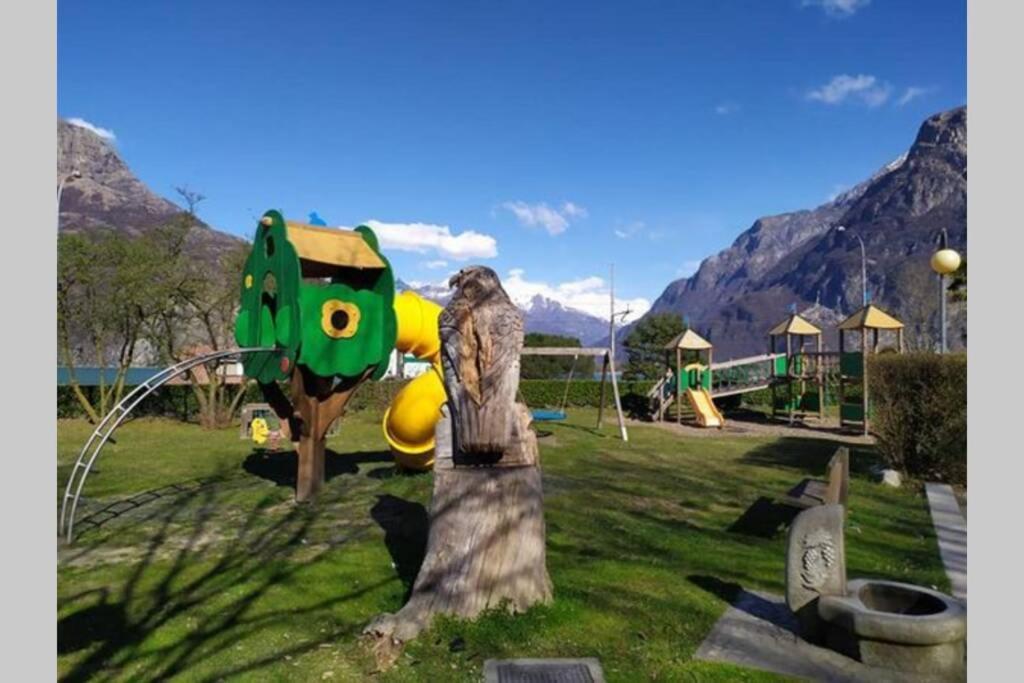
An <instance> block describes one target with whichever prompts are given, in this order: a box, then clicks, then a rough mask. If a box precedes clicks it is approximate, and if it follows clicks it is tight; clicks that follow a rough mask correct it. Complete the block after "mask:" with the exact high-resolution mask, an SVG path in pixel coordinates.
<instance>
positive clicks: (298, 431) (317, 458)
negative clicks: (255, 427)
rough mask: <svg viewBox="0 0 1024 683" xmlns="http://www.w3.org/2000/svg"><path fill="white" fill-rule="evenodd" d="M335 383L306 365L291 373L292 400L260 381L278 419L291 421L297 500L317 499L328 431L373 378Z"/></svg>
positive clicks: (289, 425)
mask: <svg viewBox="0 0 1024 683" xmlns="http://www.w3.org/2000/svg"><path fill="white" fill-rule="evenodd" d="M371 371H372V368H371V370H368V371H367V372H366V374H364V375H363V376H362V377H359V378H356V379H355V380H352V381H349V382H342V383H340V384H338V385H333V384H332V382H333V380H332V379H330V378H324V377H318V376H316V375H314V374H312V373H310V372H308V371H307V370H305V369H304V368H303V367H302V366H296V368H295V370H293V371H292V375H291V388H292V398H291V400H290V401H289V400H288V397H287V396H285V395H284V392H283V391H281V388H280V387H279V386H278V385H277V383H275V382H272V383H268V384H260V389H261V391H262V392H263V396H264V398H265V399H266V401H267V403H268V404H270V407H271V408H272V409H273V410H274V413H275V414H277V416H278V418H279V419H280V420H281V421H282V422H283V423H285V424H287V430H288V433H289V434H290V435H291V439H292V440H293V441H297V442H298V444H297V446H296V449H295V450H296V456H297V459H298V466H297V470H296V473H295V500H296V501H298V502H306V501H310V500H313V499H314V498H316V496H317V494H319V493H320V490H321V489H322V488H323V485H324V478H325V461H324V459H325V451H326V446H327V439H326V436H327V430H328V429H329V428H330V426H331V423H333V422H334V421H335V420H336V419H338V418H339V417H341V415H342V414H343V413H344V412H345V406H346V405H347V404H348V401H349V399H350V398H351V397H352V394H353V393H354V392H355V390H356V389H357V388H358V387H359V386H360V385H361V384H362V383H363V381H364V380H365V379H366V378H367V377H369V375H370V372H371Z"/></svg>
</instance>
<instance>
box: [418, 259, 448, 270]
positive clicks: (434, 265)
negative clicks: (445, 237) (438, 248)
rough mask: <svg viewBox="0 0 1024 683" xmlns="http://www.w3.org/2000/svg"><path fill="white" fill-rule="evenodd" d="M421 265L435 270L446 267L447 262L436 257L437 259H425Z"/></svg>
mask: <svg viewBox="0 0 1024 683" xmlns="http://www.w3.org/2000/svg"><path fill="white" fill-rule="evenodd" d="M423 267H424V268H429V269H430V270H437V269H438V268H447V267H448V262H447V261H444V260H441V259H438V260H437V261H426V262H425V263H424V264H423Z"/></svg>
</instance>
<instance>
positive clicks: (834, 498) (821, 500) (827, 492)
mask: <svg viewBox="0 0 1024 683" xmlns="http://www.w3.org/2000/svg"><path fill="white" fill-rule="evenodd" d="M849 490H850V449H849V448H847V447H846V446H840V447H839V448H838V449H836V452H835V453H833V454H832V457H831V458H830V459H829V461H828V465H826V466H825V480H824V481H823V480H821V479H811V478H807V479H804V480H803V481H801V482H800V483H799V484H797V485H796V486H794V487H793V488H791V489H790V490H789V491H787V492H786V494H785V495H784V496H781V497H779V498H777V499H776V502H777V503H779V504H780V505H785V506H787V507H794V508H799V509H801V510H803V509H806V508H810V507H814V506H816V505H831V504H835V503H838V504H840V505H842V506H843V508H844V509H845V508H846V498H847V495H848V494H849Z"/></svg>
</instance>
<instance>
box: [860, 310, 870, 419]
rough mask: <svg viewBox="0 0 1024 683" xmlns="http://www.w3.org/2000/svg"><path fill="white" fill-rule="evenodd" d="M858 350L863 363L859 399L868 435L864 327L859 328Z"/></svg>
mask: <svg viewBox="0 0 1024 683" xmlns="http://www.w3.org/2000/svg"><path fill="white" fill-rule="evenodd" d="M860 350H861V359H862V362H863V365H862V367H861V369H860V376H861V385H862V386H863V390H862V391H863V393H862V394H861V401H862V402H863V406H864V420H863V423H864V436H867V435H868V330H867V328H866V327H862V328H860Z"/></svg>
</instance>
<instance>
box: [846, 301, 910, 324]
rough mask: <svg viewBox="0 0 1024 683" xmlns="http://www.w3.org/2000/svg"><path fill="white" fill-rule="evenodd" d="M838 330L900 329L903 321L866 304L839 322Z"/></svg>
mask: <svg viewBox="0 0 1024 683" xmlns="http://www.w3.org/2000/svg"><path fill="white" fill-rule="evenodd" d="M839 329H840V330H861V329H868V330H900V329H903V323H901V322H900V321H899V320H897V319H896V318H894V317H892V316H891V315H889V314H888V313H886V312H885V311H883V310H882V309H881V308H879V307H878V306H875V305H874V304H868V305H867V306H865V307H864V308H862V309H860V310H859V311H857V312H856V313H854V314H853V315H851V316H850V317H849V318H847V319H846V320H844V321H843V322H841V323H839Z"/></svg>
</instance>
